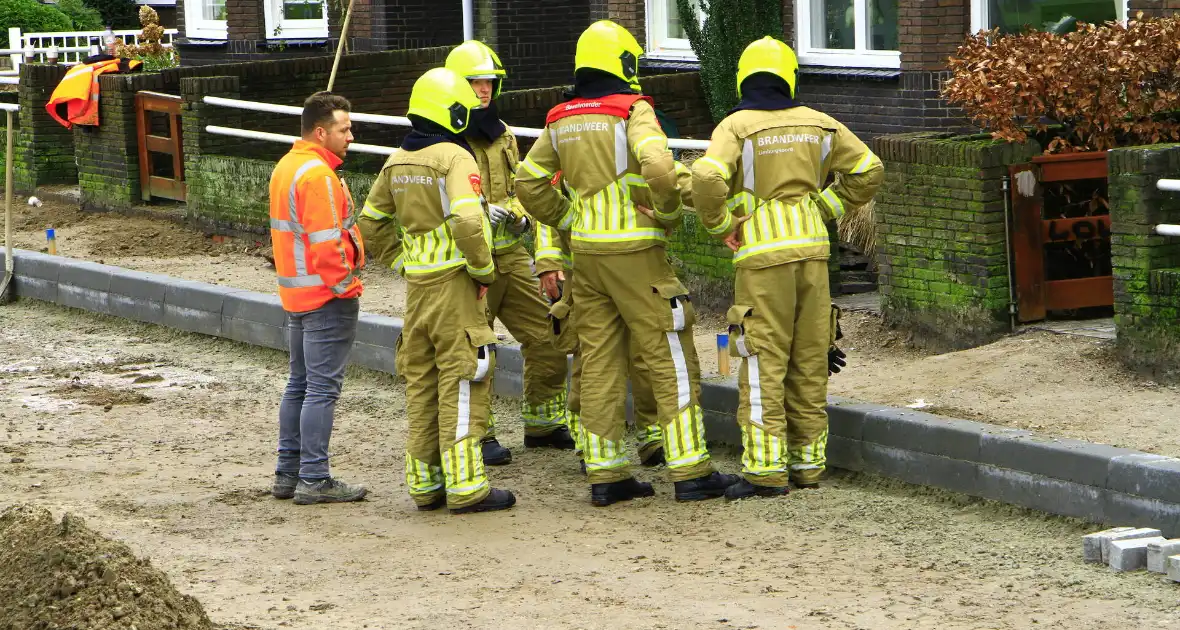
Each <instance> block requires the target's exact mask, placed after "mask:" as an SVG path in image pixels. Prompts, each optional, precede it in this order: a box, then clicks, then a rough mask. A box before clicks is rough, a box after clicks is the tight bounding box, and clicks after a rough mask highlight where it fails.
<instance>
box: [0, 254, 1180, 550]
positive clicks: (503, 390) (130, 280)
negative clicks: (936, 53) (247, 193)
mask: <svg viewBox="0 0 1180 630" xmlns="http://www.w3.org/2000/svg"><path fill="white" fill-rule="evenodd" d="M15 259H16V266H15V279H14V280H15V288H16V294H17V295H18V296H20V297H28V298H35V299H38V300H43V301H46V302H53V303H55V304H60V305H62V306H70V307H74V308H79V309H83V310H87V311H92V312H96V313H104V314H109V315H115V316H118V317H123V318H126V319H131V320H135V321H141V322H148V323H152V324H159V325H163V326H169V327H173V328H177V329H180V330H186V331H190V332H197V333H202V334H206V335H213V336H218V337H224V338H228V339H232V340H234V341H239V342H242V343H247V344H252V345H257V346H264V347H267V348H275V349H278V350H284V349H286V339H287V329H286V315H285V313H284V312H283V310H282V306H281V305H280V304H279V300H278V297H276V296H273V295H268V294H262V293H256V292H252V291H245V290H241V289H233V288H228V287H222V286H217V285H210V284H205V283H201V282H192V281H188V280H180V279H177V278H172V277H169V276H162V275H158V274H150V273H143V272H138V271H131V270H128V269H123V268H120V267H112V266H109V265H99V264H95V263H90V262H85V261H80V260H73V259H70V258H63V257H59V256H49V255H46V254H41V253H36V252H30V251H24V250H16V256H15ZM2 260H3V259H2V252H0V261H2ZM401 325H402V322H401V320H400V319H397V318H394V317H385V316H382V315H373V314H369V313H364V314H362V315H361V320H360V325H359V327H358V330H357V340H356V346H355V348H354V350H353V352H352V358H351V361H352V362H353V363H354V364H357V365H361V366H364V367H367V368H371V369H374V370H378V371H382V372H387V373H393V370H394V367H393V366H394V354H395V351H394V347H395V343H396V340H397V337H398V334H400V332H401ZM2 326H3V324H2V320H0V327H2ZM522 367H523V360H522V358H521V355H520V348H519V346H516V345H506V346H502V347H501V348H500V349H499V351H498V352H497V368H496V372H495V391H496V393H497V394H499V395H502V396H510V397H518V396H520V395H521V373H522ZM701 406H702V407H703V408H704V410H705V424H706V429H707V431H708V434H709V437H710V440H711V441H713V442H719V443H723V444H731V445H736V444H740V433H739V431H738V428H737V424H736V421H735V414H736V412H737V387H736V384H735V382H734V380H733V379H732V378H731V379H728V380H725V381H706V382H704V383H702V387H701ZM828 417H829V419H830V436H829V438H828V451H827V452H828V463H829V464H830V465H831V466H834V467H838V468H844V469H848V470H854V471H864V472H870V473H873V474H878V475H882V476H886V477H893V478H896V479H900V480H903V481H906V482H909V483H914V484H920V485H925V486H935V487H939V488H946V489H948V490H954V491H957V492H962V493H965V494H969V495H972V496H978V497H985V498H988V499H994V500H996V501H1001V502H1004V503H1010V504H1014V505H1019V506H1024V507H1028V508H1033V509H1037V510H1041V511H1044V512H1049V513H1052V514H1061V515H1066V516H1074V517H1079V518H1083V519H1086V520H1089V521H1093V522H1096V523H1103V524H1111V525H1134V526H1136V527H1155V528H1158V529H1160V530H1161V531H1162V532H1163V533H1164V535H1165V536H1168V537H1173V536H1178V535H1180V459H1177V458H1174V457H1165V456H1161V455H1152V454H1149V453H1142V452H1139V451H1134V450H1130V449H1123V448H1115V447H1112V446H1106V445H1102V444H1090V443H1087V442H1080V441H1077V440H1066V439H1054V438H1047V437H1043V436H1038V435H1035V434H1033V433H1030V432H1028V431H1023V430H1016V429H1008V428H1005V427H1000V426H996V425H990V424H984V423H980V422H970V421H966V420H957V419H954V418H944V417H941V416H936V415H931V414H928V413H922V412H918V411H911V410H906V409H894V408H891V407H885V406H883V405H873V404H864V403H859V402H856V401H851V400H844V399H839V398H832V399H831V400H829V405H828Z"/></svg>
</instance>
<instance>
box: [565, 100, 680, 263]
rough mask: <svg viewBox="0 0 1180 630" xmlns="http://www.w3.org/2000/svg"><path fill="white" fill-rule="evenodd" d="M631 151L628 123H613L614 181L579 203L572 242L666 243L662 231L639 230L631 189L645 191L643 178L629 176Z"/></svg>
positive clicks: (633, 174)
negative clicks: (628, 143)
mask: <svg viewBox="0 0 1180 630" xmlns="http://www.w3.org/2000/svg"><path fill="white" fill-rule="evenodd" d="M630 157H631V150H630V148H629V147H628V146H627V121H626V120H620V121H619V122H617V123H615V175H616V177H618V179H617V180H615V181H614V182H611V184H610V185H609V186H607V187H606V188H603V189H602V190H600V191H598V192H596V193H594V195H592V196H591V197H589V198H586V199H583V198H582V197H581V196H580V195H577V196H575V197H574V198H575V199H577V200H578V206H579V208H580V211H579V212H577V213H576V214H575V215H574V220H573V224H572V225H571V230H570V237H571V238H572V239H573V240H575V241H582V242H594V243H608V242H625V241H665V240H667V236H666V235H665V233H664V230H662V229H660V228H655V227H648V228H641V227H638V224H637V221H636V220H637V218H638V216H639V211H637V210H636V209H635V204H634V203H633V202H632V201H631V188H632V187H635V188H647V187H648V185H647V180H645V179H643V176H642V175H639V174H636V173H628V172H627V167H628V161H629V160H630Z"/></svg>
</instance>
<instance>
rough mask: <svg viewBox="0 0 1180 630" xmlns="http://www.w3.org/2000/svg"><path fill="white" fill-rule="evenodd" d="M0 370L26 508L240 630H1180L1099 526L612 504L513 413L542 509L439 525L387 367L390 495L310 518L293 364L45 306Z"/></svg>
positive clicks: (509, 429)
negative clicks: (297, 446)
mask: <svg viewBox="0 0 1180 630" xmlns="http://www.w3.org/2000/svg"><path fill="white" fill-rule="evenodd" d="M0 357H2V359H0V430H2V431H3V433H0V436H3V439H2V441H0V450H2V451H3V454H2V459H0V506H3V505H8V504H11V503H16V502H21V503H24V502H30V503H33V504H35V505H39V506H44V507H47V508H49V509H50V510H52V511H53V512H54V513H55V514H56V515H58V517H60V515H61V514H62V513H64V512H65V511H69V512H72V513H74V514H76V515H78V516H81V517H82V518H84V519H86V523H87V524H88V525H89V526H90V527H93V528H95V529H96V530H98V531H99V532H101V533H103V534H105V535H107V536H110V537H112V538H114V539H117V540H120V541H122V542H125V543H126V544H127V545H129V546H130V548H131V549H132V550H133V551H134V552H135V553H136V554H138V555H141V556H147V557H149V558H151V561H152V564H153V565H154V566H156V567H158V568H160V569H162V570H163V571H164V572H165V573H167V574H168V575H169V576H170V577H171V579H172V581H173V582H174V583H175V584H176V586H177V588H179V589H180V591H181V592H183V593H186V594H189V595H193V596H195V597H196V598H198V599H199V600H200V601H201V602H202V603H203V605H204V607H205V609H206V610H207V611H208V614H209V616H210V617H211V618H212V619H213V621H214V622H216V623H219V624H225V626H224V627H225V628H236V629H245V628H262V629H267V630H272V629H273V630H278V629H279V628H294V629H307V630H311V629H322V628H337V629H342V630H351V629H354V628H355V629H359V628H440V627H444V628H505V627H512V628H587V629H589V628H612V629H613V628H636V629H649V628H651V629H655V628H668V629H671V628H677V629H679V628H751V629H752V628H789V629H812V628H816V629H826V628H840V629H844V628H848V629H854V628H856V629H860V628H863V629H873V630H879V629H883V628H906V629H914V628H939V629H947V628H952V629H958V628H964V629H968V628H970V629H976V628H1004V629H1009V628H1030V627H1044V628H1070V629H1073V628H1087V629H1091V628H1093V629H1106V628H1110V629H1115V628H1118V629H1123V628H1166V627H1180V609H1177V607H1176V598H1177V590H1176V585H1174V584H1170V583H1165V582H1164V581H1163V580H1162V579H1161V578H1160V577H1159V576H1151V575H1147V574H1144V573H1137V574H1115V573H1112V572H1110V571H1109V570H1108V569H1106V568H1104V567H1097V566H1093V565H1085V564H1083V563H1082V562H1081V544H1080V542H1081V541H1080V536H1081V535H1082V534H1084V533H1086V532H1088V531H1091V530H1092V529H1093V527H1091V526H1087V525H1085V524H1082V523H1079V522H1077V521H1072V520H1068V519H1061V518H1056V517H1047V516H1044V515H1039V514H1035V513H1032V512H1029V511H1026V510H1021V509H1015V508H1011V507H1008V506H1003V505H998V504H995V503H991V502H986V501H980V500H974V499H967V498H964V497H961V496H957V495H951V494H946V493H942V492H936V491H927V490H922V489H918V488H915V487H912V486H906V485H903V484H898V483H894V482H887V481H882V480H880V479H875V478H871V477H866V476H851V475H838V476H835V477H834V478H833V479H831V480H829V481H828V482H827V483H825V485H824V487H823V488H821V489H820V490H817V491H806V492H803V491H797V492H794V493H792V494H791V495H790V496H788V497H783V498H778V499H773V500H758V501H745V502H739V503H735V504H727V503H725V502H723V501H711V502H706V503H698V504H685V505H681V504H676V503H675V502H673V501H672V499H671V494H672V489H671V485H670V484H669V483H667V482H666V481H664V476H663V473H662V471H648V470H646V469H643V470H640V471H639V473H638V474H639V475H640V476H641V477H642V478H646V479H650V480H652V481H654V482H656V486H657V496H656V497H654V498H650V499H642V500H638V501H634V502H631V503H629V504H620V505H616V506H612V507H610V508H606V509H596V508H593V507H591V506H590V505H589V503H588V501H587V500H586V499H587V486H586V484H585V482H584V479H583V477H582V476H581V474H580V473H579V472H578V471H577V468H576V466H575V463H574V460H573V457H572V455H570V454H569V453H568V452H555V451H551V450H543V451H540V452H538V451H535V450H524V449H523V447H522V446H521V442H522V439H523V438H522V436H521V433H520V428H519V425H518V423H516V422H511V421H509V422H502V426H503V428H502V439H503V440H504V442H505V443H506V444H507V445H508V446H510V447H512V448H513V449H514V452H515V454H516V461H514V463H513V464H512V465H510V466H508V467H502V468H494V469H492V471H491V474H492V477H493V482H494V483H495V484H496V485H499V486H502V487H508V488H511V489H513V490H514V491H516V493H517V495H518V498H519V503H518V505H517V507H516V508H514V509H513V510H510V511H507V512H501V513H493V514H482V515H471V516H452V515H450V514H447V513H445V511H444V512H440V513H419V512H417V511H415V510H414V509H413V506H412V503H411V502H410V500H409V498H408V497H407V496H406V494H405V489H404V485H403V483H402V474H403V473H402V470H403V469H402V463H403V461H402V449H403V435H404V433H405V418H404V416H403V414H402V409H403V407H404V398H403V392H402V388H401V387H400V386H397V385H395V384H394V383H393V382H392V379H391V378H389V377H388V376H386V375H382V374H378V373H374V372H370V371H365V370H350V372H349V375H348V380H347V383H346V386H345V391H344V397H343V399H342V402H341V405H340V407H339V416H338V419H337V425H336V430H335V433H334V436H333V449H332V450H333V455H334V458H333V465H334V472H335V473H336V474H339V475H341V476H342V477H343V478H346V479H350V480H361V481H364V482H366V483H367V484H369V485H370V487H371V493H370V496H369V499H368V500H367V501H365V502H362V503H358V504H350V505H335V506H306V507H301V506H295V505H293V504H291V503H290V502H286V501H276V500H274V499H271V498H270V497H269V496H268V495H267V493H266V488H267V486H268V483H269V473H270V470H271V466H272V465H273V459H272V458H273V454H272V453H273V440H274V436H273V433H274V426H275V414H276V409H277V403H278V397H279V394H280V391H281V388H282V384H283V381H284V378H285V372H286V365H285V357H284V355H283V354H282V353H279V352H274V351H269V350H262V349H257V348H250V347H247V346H243V345H240V344H235V343H233V342H229V341H226V340H220V339H213V338H208V337H200V336H196V335H188V334H183V333H177V332H175V331H170V330H167V329H163V328H158V327H153V326H148V325H141V324H133V323H129V322H125V321H123V320H116V319H113V318H106V317H101V316H94V315H90V314H85V313H81V312H78V311H70V310H67V309H62V308H59V307H55V306H52V305H47V304H43V303H38V302H33V301H20V302H18V303H16V304H12V305H8V306H4V307H3V308H2V309H0ZM499 412H500V413H501V414H502V417H504V418H507V417H509V415H510V413H511V412H510V410H509V409H508V407H507V403H506V402H504V401H501V402H500V404H499ZM715 455H716V459H717V461H718V465H719V467H720V468H722V469H723V470H727V471H734V470H736V467H737V462H736V461H735V459H734V457H733V455H732V454H731V453H726V452H721V451H719V450H716V449H715Z"/></svg>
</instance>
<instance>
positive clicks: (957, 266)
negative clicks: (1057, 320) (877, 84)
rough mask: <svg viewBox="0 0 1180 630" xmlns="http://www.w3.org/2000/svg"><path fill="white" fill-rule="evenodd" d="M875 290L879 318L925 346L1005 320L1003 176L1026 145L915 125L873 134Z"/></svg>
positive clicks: (951, 342) (957, 341)
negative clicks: (876, 163) (881, 172)
mask: <svg viewBox="0 0 1180 630" xmlns="http://www.w3.org/2000/svg"><path fill="white" fill-rule="evenodd" d="M873 150H874V151H875V152H876V153H877V155H878V156H880V157H881V160H882V161H883V162H884V164H885V183H884V185H883V186H882V187H881V191H880V192H879V193H878V194H877V204H876V208H875V211H874V218H875V221H876V225H877V242H878V244H879V245H878V248H879V253H878V264H879V277H878V288H879V291H880V294H881V309H882V315H883V316H884V318H885V320H886V322H888V323H890V324H892V325H896V326H898V327H901V328H905V329H909V330H911V331H912V332H913V333H914V338H915V340H916V341H917V342H918V343H920V344H922V345H926V346H929V347H933V348H941V349H947V348H965V347H971V346H975V345H979V344H982V343H986V342H987V341H989V340H991V339H993V338H995V337H996V336H998V335H999V334H1001V333H1002V332H1004V331H1005V330H1006V329H1007V326H1008V302H1009V295H1008V287H1009V282H1008V264H1007V249H1006V247H1005V244H1004V240H1005V239H1004V231H1005V228H1004V226H1005V210H1004V197H1003V194H1004V193H1003V177H1004V176H1005V175H1007V173H1008V166H1009V165H1011V164H1019V163H1024V162H1027V161H1028V160H1029V158H1031V157H1032V156H1033V155H1036V154H1037V153H1039V147H1038V146H1037V145H1036V144H1035V143H1031V142H1030V143H1028V144H1008V143H1003V142H998V141H994V140H990V139H983V138H981V137H979V136H953V135H951V134H946V133H937V132H921V133H910V134H900V135H892V136H880V137H878V138H876V139H875V140H874V141H873Z"/></svg>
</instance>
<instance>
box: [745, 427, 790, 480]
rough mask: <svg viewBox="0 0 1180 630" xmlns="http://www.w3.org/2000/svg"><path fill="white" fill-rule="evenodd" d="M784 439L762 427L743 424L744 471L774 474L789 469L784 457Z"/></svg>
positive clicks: (753, 473) (747, 472)
mask: <svg viewBox="0 0 1180 630" xmlns="http://www.w3.org/2000/svg"><path fill="white" fill-rule="evenodd" d="M784 453H785V449H784V448H783V441H782V440H781V439H779V438H777V437H775V436H773V435H771V434H769V433H767V432H766V431H763V430H762V427H759V426H756V425H753V424H746V425H743V426H742V472H744V473H746V474H750V475H772V474H774V473H782V472H786V471H787V463H786V460H785V459H784V458H783V455H784Z"/></svg>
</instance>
